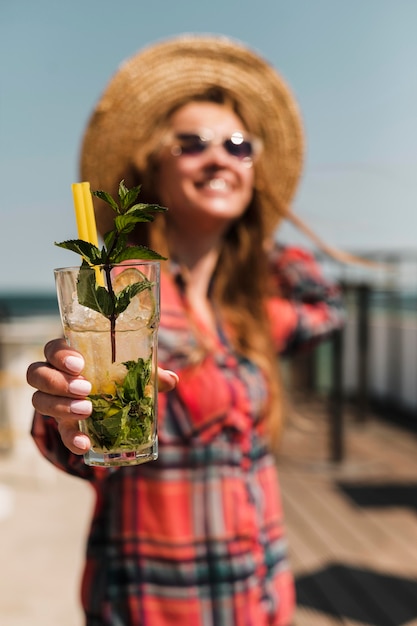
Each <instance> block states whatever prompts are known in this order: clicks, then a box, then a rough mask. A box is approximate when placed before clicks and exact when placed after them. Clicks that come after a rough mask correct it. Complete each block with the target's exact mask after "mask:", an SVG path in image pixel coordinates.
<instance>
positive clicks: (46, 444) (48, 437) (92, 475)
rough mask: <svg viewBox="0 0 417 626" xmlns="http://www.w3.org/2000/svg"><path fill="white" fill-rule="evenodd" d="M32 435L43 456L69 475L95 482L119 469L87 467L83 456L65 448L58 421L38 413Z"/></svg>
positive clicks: (34, 418) (34, 420)
mask: <svg viewBox="0 0 417 626" xmlns="http://www.w3.org/2000/svg"><path fill="white" fill-rule="evenodd" d="M31 435H32V437H33V439H34V441H35V444H36V446H37V447H38V449H39V450H40V452H41V453H42V455H43V456H44V457H45V458H46V459H47V460H48V461H50V462H51V463H52V464H53V465H55V467H57V468H58V469H60V470H62V471H64V472H66V473H67V474H72V475H73V476H77V477H78V478H84V479H85V480H89V481H92V482H94V481H98V480H103V479H105V478H106V477H107V476H108V475H109V474H110V473H112V472H113V471H114V470H115V469H117V468H102V467H91V466H88V465H86V464H85V463H84V460H83V457H82V456H81V455H78V454H73V453H72V452H71V451H70V450H68V448H66V447H65V446H64V444H63V443H62V440H61V436H60V434H59V432H58V427H57V423H56V421H55V420H54V419H53V418H52V417H47V416H44V415H41V414H40V413H38V412H37V411H35V414H34V417H33V422H32V430H31Z"/></svg>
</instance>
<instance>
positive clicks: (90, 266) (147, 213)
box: [55, 180, 167, 363]
mask: <svg viewBox="0 0 417 626" xmlns="http://www.w3.org/2000/svg"><path fill="white" fill-rule="evenodd" d="M140 188H141V186H140V185H138V186H137V187H132V189H128V188H127V187H126V185H125V183H124V181H123V180H122V181H121V182H120V184H119V189H118V201H116V200H115V199H114V198H113V197H112V196H111V195H110V194H109V193H107V192H106V191H93V192H92V194H93V195H94V196H96V197H97V198H100V199H101V200H103V202H106V203H107V204H108V205H109V206H110V207H111V208H112V209H113V211H114V213H115V217H114V228H113V229H112V230H110V231H109V232H108V233H106V234H105V235H104V237H103V242H104V245H103V247H102V248H101V249H100V248H98V247H97V246H96V245H94V244H93V243H91V242H88V241H84V240H83V239H69V240H67V241H62V242H60V243H57V242H55V245H56V246H59V247H60V248H64V249H66V250H72V251H73V252H76V253H77V254H79V255H80V256H81V257H82V264H81V267H80V272H79V275H78V281H77V295H78V301H79V303H80V304H82V305H84V306H86V307H88V308H89V309H92V310H94V311H97V312H98V313H100V314H101V315H103V316H104V317H106V318H107V319H108V320H109V322H110V336H111V346H112V362H113V363H114V362H115V360H116V339H115V337H116V334H115V329H116V320H117V318H118V316H119V315H120V313H122V312H123V311H125V310H126V308H127V307H128V306H129V303H130V301H131V300H132V298H134V297H135V296H136V295H137V294H138V293H139V292H140V291H142V290H143V289H147V288H148V289H149V288H150V287H151V286H152V284H151V283H150V281H147V280H146V279H144V280H143V281H141V282H140V283H135V284H132V285H129V286H127V287H125V288H124V289H123V290H122V291H120V293H118V294H116V293H115V292H114V290H113V285H112V281H111V270H112V267H113V266H114V265H116V264H117V263H122V262H123V261H129V260H133V259H140V260H165V257H163V256H161V255H160V254H158V252H155V251H154V250H151V249H150V248H148V247H147V246H137V245H135V246H130V245H128V236H129V234H130V233H131V232H132V231H133V229H134V228H135V226H136V225H137V224H138V223H140V222H152V221H153V220H154V219H155V214H156V213H161V212H164V211H166V210H167V209H166V208H165V207H161V206H159V205H157V204H147V203H142V202H140V203H138V202H136V200H137V197H138V195H139V193H140ZM97 266H101V267H102V269H103V271H104V275H105V277H106V285H107V287H104V286H102V285H99V284H97V277H96V272H95V270H94V268H95V267H97Z"/></svg>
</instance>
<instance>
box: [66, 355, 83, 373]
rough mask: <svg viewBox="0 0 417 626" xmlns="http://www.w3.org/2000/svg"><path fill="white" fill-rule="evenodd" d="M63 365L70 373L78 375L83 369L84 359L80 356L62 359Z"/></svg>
mask: <svg viewBox="0 0 417 626" xmlns="http://www.w3.org/2000/svg"><path fill="white" fill-rule="evenodd" d="M64 365H65V367H66V368H67V369H69V370H70V372H74V374H79V373H80V372H81V371H82V369H83V368H84V359H83V358H82V357H81V356H67V358H66V359H64Z"/></svg>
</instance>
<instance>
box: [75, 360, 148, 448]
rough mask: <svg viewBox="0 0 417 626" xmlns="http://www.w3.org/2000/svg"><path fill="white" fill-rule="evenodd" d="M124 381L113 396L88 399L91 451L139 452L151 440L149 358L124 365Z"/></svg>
mask: <svg viewBox="0 0 417 626" xmlns="http://www.w3.org/2000/svg"><path fill="white" fill-rule="evenodd" d="M124 365H125V367H126V368H127V374H126V377H125V379H124V381H123V383H122V384H121V385H117V386H116V393H115V395H108V394H102V395H100V394H95V395H93V394H92V395H90V396H89V399H90V400H91V402H92V405H93V411H92V414H91V416H90V417H89V418H87V420H86V421H85V422H86V426H87V432H88V435H89V437H90V438H91V443H92V447H93V449H96V450H97V449H101V450H112V451H116V450H117V449H123V448H129V449H132V448H135V447H136V448H140V447H141V446H143V445H144V444H146V443H148V442H149V441H150V439H151V436H152V429H153V421H154V417H155V416H154V413H153V397H152V396H153V388H152V387H151V386H150V385H149V383H150V379H151V371H152V357H150V358H149V359H147V360H145V359H138V360H137V361H126V362H125V363H124Z"/></svg>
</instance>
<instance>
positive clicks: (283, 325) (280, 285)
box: [267, 246, 345, 354]
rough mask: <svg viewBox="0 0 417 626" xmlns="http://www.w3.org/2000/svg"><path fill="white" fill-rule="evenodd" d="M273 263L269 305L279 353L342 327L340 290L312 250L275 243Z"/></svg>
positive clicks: (342, 316)
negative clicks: (328, 277)
mask: <svg viewBox="0 0 417 626" xmlns="http://www.w3.org/2000/svg"><path fill="white" fill-rule="evenodd" d="M270 263H271V265H270V267H271V279H272V292H273V295H272V296H271V298H270V299H269V301H268V304H267V306H268V313H269V317H270V320H271V325H272V326H271V327H272V335H273V339H274V341H275V345H276V348H277V350H278V352H280V353H281V354H291V353H293V352H294V351H296V350H297V349H299V348H303V347H309V346H311V345H313V344H315V343H316V342H317V341H319V340H322V339H324V338H326V337H328V336H329V334H330V333H331V332H332V331H334V330H337V329H339V328H342V327H343V325H344V322H345V311H344V306H343V300H342V294H341V289H340V287H339V285H337V284H336V283H333V282H331V281H330V280H328V279H326V278H325V276H324V275H323V272H322V270H321V268H320V266H319V264H318V263H317V261H316V259H315V258H314V256H313V255H312V254H311V253H310V252H308V251H307V250H304V249H302V248H298V247H289V246H288V247H284V246H276V247H275V248H274V249H273V251H272V253H271V256H270Z"/></svg>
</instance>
